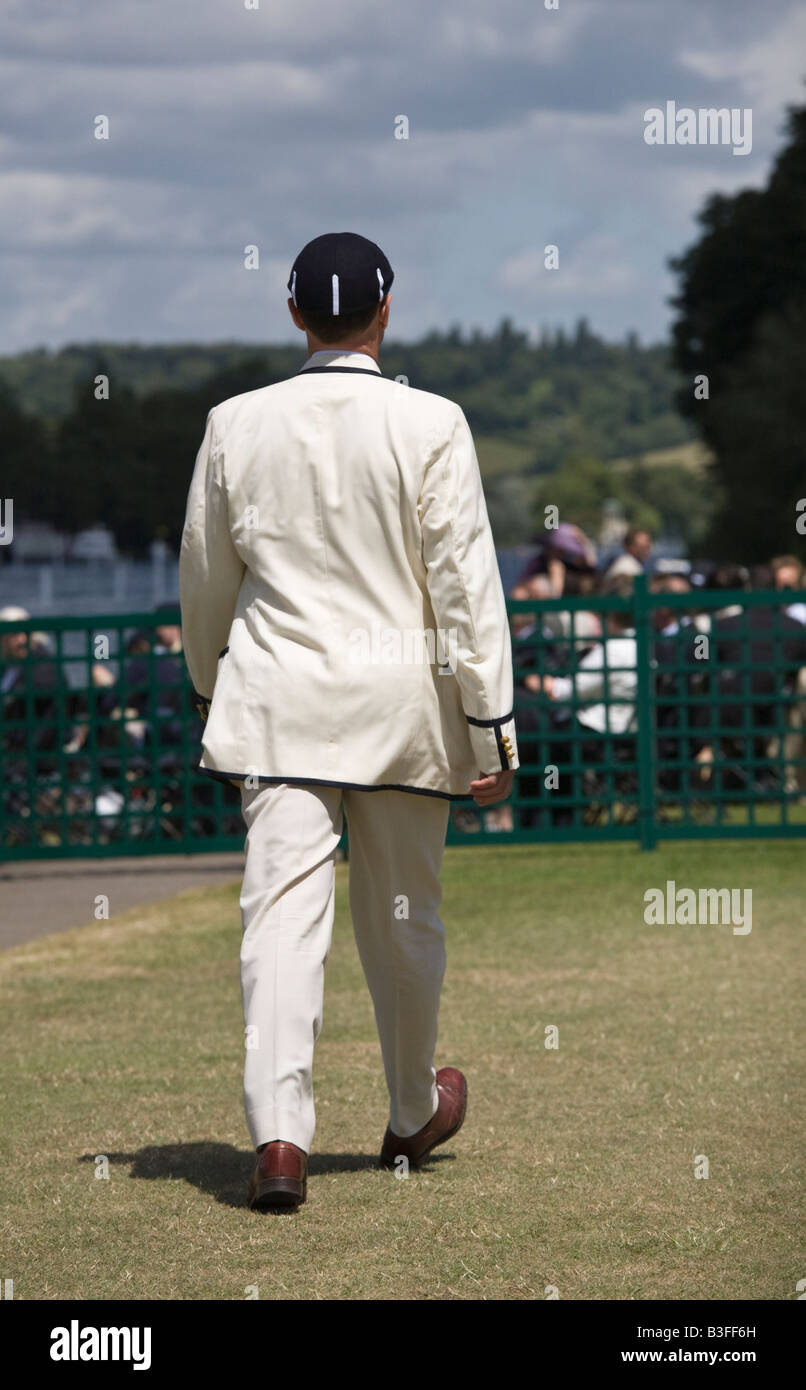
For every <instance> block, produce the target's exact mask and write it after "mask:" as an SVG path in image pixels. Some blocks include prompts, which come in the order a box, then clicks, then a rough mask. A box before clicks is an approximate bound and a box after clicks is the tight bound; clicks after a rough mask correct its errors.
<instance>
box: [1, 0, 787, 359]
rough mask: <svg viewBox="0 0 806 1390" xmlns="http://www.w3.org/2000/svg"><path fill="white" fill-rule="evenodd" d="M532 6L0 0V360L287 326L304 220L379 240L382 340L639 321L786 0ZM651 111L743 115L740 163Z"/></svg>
mask: <svg viewBox="0 0 806 1390" xmlns="http://www.w3.org/2000/svg"><path fill="white" fill-rule="evenodd" d="M547 3H548V4H554V3H555V0H495V3H494V4H493V3H490V0H461V3H458V2H457V0H451V3H439V0H405V3H401V4H398V5H392V4H389V3H387V4H381V3H379V2H378V0H338V3H334V2H333V0H112V3H110V0H35V3H31V0H4V5H3V8H2V15H0V258H1V259H0V325H1V327H0V354H3V353H9V352H16V351H20V350H23V349H27V348H34V347H41V346H48V347H51V348H58V347H60V346H63V345H64V344H66V343H70V342H88V341H93V340H98V339H103V340H107V341H117V342H133V341H137V342H142V343H156V342H202V343H203V342H215V341H223V340H232V339H237V340H240V341H247V342H261V343H265V342H277V343H280V342H293V341H300V342H301V335H300V334H299V332H298V330H296V329H295V328H294V326H293V324H292V323H291V319H290V317H289V314H288V309H287V304H286V300H287V298H288V290H287V288H286V285H287V281H288V277H289V274H290V269H291V264H292V262H293V260H294V258H295V256H296V255H297V252H298V251H299V250H300V249H301V247H302V246H303V245H304V244H305V243H306V242H307V241H309V240H311V239H312V238H313V237H315V236H318V235H320V234H321V233H323V232H330V231H354V232H360V233H361V234H362V235H364V236H367V237H369V238H370V239H371V240H372V241H375V242H378V243H379V244H380V245H381V246H382V248H383V250H384V251H385V253H386V255H387V256H388V258H389V260H390V262H391V264H392V267H393V269H394V272H395V283H394V285H393V288H392V304H391V315H390V326H389V338H390V339H395V338H397V339H400V340H403V341H411V340H414V339H417V338H419V337H421V336H422V335H423V334H425V333H427V332H429V331H430V330H432V329H439V330H442V329H446V328H448V327H450V326H452V325H460V326H461V327H462V329H463V330H464V331H466V332H470V331H472V330H473V329H475V328H481V329H484V330H485V331H489V330H491V329H493V328H495V327H496V326H497V325H498V324H499V323H500V321H501V320H502V319H503V318H505V317H507V318H510V319H511V320H512V321H513V322H514V323H515V325H516V326H517V327H519V328H521V329H523V330H526V331H528V332H529V333H530V334H532V335H537V334H538V333H539V332H540V331H541V330H543V329H544V328H549V329H552V328H556V327H558V326H559V325H563V326H565V327H572V326H573V325H574V323H575V322H576V321H577V320H578V319H579V318H581V317H585V318H586V319H587V320H588V322H589V324H590V326H591V327H592V329H593V330H594V331H596V332H598V333H600V334H602V335H603V336H604V337H605V338H608V339H610V340H615V339H620V338H623V337H624V335H625V334H626V333H627V332H629V331H635V332H637V333H638V335H639V337H640V338H641V339H642V341H658V340H660V339H662V338H664V337H666V335H667V334H668V330H669V323H670V319H671V316H672V312H673V311H672V310H671V308H670V306H669V304H668V298H669V295H670V294H671V293H673V291H674V278H673V276H672V274H671V273H670V271H669V270H668V268H667V264H666V262H667V259H668V257H669V256H670V255H676V254H679V253H680V252H681V251H682V250H683V249H684V248H685V247H686V246H687V245H689V244H691V242H692V241H693V240H695V239H696V236H697V223H696V215H697V212H698V210H699V209H700V208H701V206H702V204H703V201H704V200H705V198H706V197H707V196H708V195H709V194H710V193H713V192H722V193H726V194H730V193H733V192H735V191H736V190H738V189H739V188H743V187H748V186H750V187H760V186H761V185H763V183H764V182H765V180H766V178H767V176H768V173H769V169H770V164H771V162H772V159H773V158H774V155H775V153H776V151H777V150H778V149H779V148H780V146H781V143H782V139H783V122H784V119H785V109H786V106H787V104H793V103H797V104H802V102H803V101H804V99H806V88H804V76H806V6H804V5H803V4H802V3H800V0H758V2H757V3H754V0H674V3H669V0H556V8H551V9H547V8H546V4H547ZM247 6H249V8H247ZM670 101H673V102H675V103H676V107H677V108H681V107H691V108H694V109H695V110H699V109H700V108H706V107H727V108H730V109H736V110H737V111H738V112H744V111H745V110H748V109H749V110H750V111H751V112H752V142H751V148H750V149H749V152H748V153H745V154H734V153H733V149H732V147H731V146H730V145H729V144H728V145H726V144H686V145H683V144H672V143H670V144H662V145H658V144H654V145H650V144H648V143H647V142H646V141H645V138H644V135H645V131H646V128H647V125H646V120H645V113H646V112H647V110H648V109H650V108H653V107H658V108H661V109H662V110H664V111H665V110H666V103H667V102H670ZM101 116H105V117H106V118H107V121H108V134H109V138H108V139H106V140H102V139H98V138H96V131H97V130H98V129H99V128H102V127H99V126H98V118H99V117H101ZM401 117H404V118H405V120H406V122H407V123H408V138H407V139H399V138H396V132H397V133H398V134H399V133H400V132H401V130H402V129H403V128H404V123H403V122H402V121H401V120H400V118H401ZM549 245H554V246H556V247H557V248H558V259H559V264H558V267H557V268H556V269H547V268H546V264H545V247H546V246H549ZM248 246H257V248H258V254H259V267H258V268H257V269H246V267H245V248H246V247H248ZM253 259H254V257H253Z"/></svg>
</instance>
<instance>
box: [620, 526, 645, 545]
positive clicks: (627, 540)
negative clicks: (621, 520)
mask: <svg viewBox="0 0 806 1390" xmlns="http://www.w3.org/2000/svg"><path fill="white" fill-rule="evenodd" d="M637 536H648V537H649V539H650V540H652V532H651V531H650V530H649V528H648V527H647V526H630V527H629V528H628V530H627V531H625V533H624V544H625V545H632V544H633V542H634V541H635V539H636V537H637Z"/></svg>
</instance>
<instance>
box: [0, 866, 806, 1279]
mask: <svg viewBox="0 0 806 1390" xmlns="http://www.w3.org/2000/svg"><path fill="white" fill-rule="evenodd" d="M667 879H675V880H676V882H677V885H678V887H694V888H699V887H722V886H728V887H736V888H751V889H752V890H753V905H752V907H753V926H752V931H751V932H750V934H749V935H746V936H739V935H734V934H733V932H732V930H731V928H730V926H707V927H706V926H700V927H691V926H667V927H662V926H647V925H646V924H645V923H644V920H643V911H644V904H643V895H644V892H645V890H646V889H648V888H651V887H662V886H663V885H664V884H665V882H666V880H667ZM443 883H444V889H445V896H444V901H443V917H444V920H445V923H446V926H447V929H448V973H447V977H446V983H445V989H444V993H443V1003H442V1013H441V1024H440V1026H441V1041H440V1048H439V1054H438V1065H445V1064H447V1063H452V1064H455V1065H458V1066H460V1067H462V1069H463V1070H464V1071H465V1072H466V1074H467V1077H468V1084H469V1106H468V1118H467V1120H466V1122H465V1126H464V1128H463V1129H462V1130H461V1132H460V1133H459V1134H458V1135H457V1136H456V1137H455V1138H454V1139H453V1140H451V1141H450V1142H449V1143H448V1144H447V1145H446V1146H445V1147H444V1149H442V1150H437V1151H436V1153H435V1155H434V1156H433V1159H432V1161H431V1162H430V1164H429V1166H428V1168H427V1169H426V1170H424V1171H421V1172H419V1173H412V1174H411V1176H410V1177H409V1178H407V1179H404V1180H401V1179H398V1178H396V1177H395V1175H394V1173H391V1172H387V1171H384V1170H381V1169H379V1168H377V1167H376V1166H375V1162H376V1154H377V1152H378V1149H379V1146H380V1141H381V1138H382V1135H383V1130H384V1126H385V1123H386V1118H387V1102H386V1091H385V1086H384V1081H383V1073H382V1069H381V1064H380V1050H379V1046H378V1042H377V1037H376V1034H375V1028H374V1020H373V1015H372V1009H371V1005H370V1001H369V996H368V993H367V991H366V987H365V985H364V981H363V976H362V973H361V969H360V965H359V962H358V957H357V954H356V950H355V946H354V943H353V939H352V933H351V928H350V922H349V914H348V909H347V892H346V889H347V867H346V865H340V866H339V868H338V901H337V918H336V929H335V933H334V944H333V950H332V953H331V956H330V960H329V962H328V966H327V979H326V995H325V1017H324V1028H323V1032H322V1036H321V1039H320V1041H319V1044H318V1048H317V1065H316V1072H315V1083H316V1097H317V1134H316V1138H315V1140H314V1151H313V1154H312V1159H311V1173H310V1177H309V1182H308V1202H307V1204H306V1205H305V1206H304V1207H302V1208H301V1209H300V1211H299V1212H298V1213H297V1214H296V1215H294V1216H272V1215H259V1214H256V1213H252V1212H250V1211H249V1210H248V1208H247V1207H246V1205H245V1186H246V1180H247V1177H248V1174H249V1171H250V1168H251V1165H252V1161H253V1156H252V1152H251V1149H250V1146H249V1139H248V1135H247V1132H246V1127H245V1124H244V1120H243V1115H242V1110H241V1066H242V1057H243V1027H242V1018H241V1012H240V1007H241V1005H240V986H239V979H238V946H239V938H240V917H239V910H238V887H237V885H232V886H231V887H224V888H221V889H218V890H215V891H206V892H199V893H196V892H194V893H191V894H183V895H181V896H179V897H176V898H173V899H171V900H170V901H168V902H165V903H161V904H159V905H157V906H155V907H149V908H148V909H136V910H134V911H132V912H130V913H128V914H127V915H126V916H121V917H119V918H116V919H114V920H112V921H111V922H99V923H95V924H93V925H91V926H88V927H85V928H81V929H79V930H75V931H71V932H66V933H64V934H59V935H56V936H52V937H50V938H43V939H41V940H39V941H37V942H35V943H33V944H30V945H26V946H22V947H18V948H15V949H12V950H9V951H7V952H4V953H3V954H2V955H0V1003H1V1007H2V1014H1V1015H0V1017H1V1018H2V1024H0V1046H2V1069H1V1071H2V1079H1V1080H0V1108H1V1109H2V1114H3V1125H2V1136H1V1137H0V1155H1V1156H2V1172H3V1180H2V1181H3V1195H2V1221H1V1222H0V1277H2V1278H4V1279H8V1278H13V1280H14V1296H15V1298H20V1299H57V1298H66V1299H90V1298H108V1299H146V1298H158V1299H243V1298H245V1297H247V1289H249V1288H250V1286H257V1290H258V1296H259V1297H260V1298H261V1299H395V1300H396V1299H516V1300H520V1299H544V1298H545V1297H546V1296H547V1290H549V1289H551V1288H552V1287H554V1288H556V1290H557V1292H558V1294H559V1297H560V1298H562V1299H619V1300H622V1299H635V1298H650V1299H686V1298H693V1299H738V1298H750V1299H792V1298H794V1297H796V1296H797V1294H796V1284H797V1281H798V1280H799V1279H801V1278H803V1277H805V1276H806V1261H805V1260H804V1255H803V1245H802V1231H801V1232H799V1231H798V1228H797V1222H798V1212H799V1211H801V1210H802V1197H803V1184H802V1176H801V1173H800V1172H799V1156H800V1153H801V1151H802V1139H803V1062H802V1055H803V1031H802V1030H803V1014H802V999H803V982H802V979H799V978H798V977H799V975H802V973H803V960H804V945H803V916H804V907H803V904H804V851H803V848H802V846H800V845H798V844H797V843H795V842H790V843H785V842H778V843H769V842H766V843H763V842H759V841H753V842H748V843H745V844H740V843H720V844H713V843H712V844H704V845H697V844H675V845H671V846H666V847H663V848H662V849H659V850H658V851H656V852H655V853H652V854H641V853H640V852H639V851H638V850H636V849H635V848H634V847H633V846H632V845H596V846H593V847H588V846H581V845H563V846H551V845H540V846H517V847H512V848H505V847H499V846H484V847H482V846H478V845H477V846H476V847H472V846H469V847H468V848H456V849H449V850H448V851H447V852H446V858H445V869H444V873H443ZM98 891H103V884H99V886H98ZM547 1025H555V1026H556V1027H557V1028H558V1029H559V1047H558V1048H557V1049H553V1050H548V1049H547V1048H546V1047H545V1045H544V1044H545V1029H546V1027H547ZM96 1155H107V1156H108V1158H109V1178H108V1180H104V1179H102V1178H96V1176H95V1171H96V1168H95V1158H96ZM698 1155H705V1156H706V1157H707V1159H708V1161H709V1164H710V1176H708V1177H707V1178H697V1177H695V1161H696V1160H697V1156H698Z"/></svg>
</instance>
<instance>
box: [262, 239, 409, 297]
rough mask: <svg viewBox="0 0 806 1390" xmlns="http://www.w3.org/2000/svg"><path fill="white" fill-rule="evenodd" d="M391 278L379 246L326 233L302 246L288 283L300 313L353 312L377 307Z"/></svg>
mask: <svg viewBox="0 0 806 1390" xmlns="http://www.w3.org/2000/svg"><path fill="white" fill-rule="evenodd" d="M394 278H395V275H394V271H393V270H392V267H391V266H390V264H389V262H388V261H387V259H386V257H385V255H384V254H383V251H382V250H381V248H380V246H376V245H375V242H374V241H367V238H366V237H363V236H358V235H357V234H356V233H355V232H326V233H325V235H324V236H318V237H315V238H314V240H313V241H309V242H308V245H307V246H303V248H302V250H301V251H300V253H299V255H298V256H297V259H296V260H295V262H294V264H293V266H292V267H291V276H290V278H289V281H288V288H289V290H290V292H291V298H292V299H293V301H294V303H295V304H296V306H297V308H298V309H301V310H302V311H303V313H304V311H305V310H306V309H308V310H309V311H310V312H311V313H312V314H331V315H332V316H333V317H334V318H335V317H338V316H339V315H340V314H352V313H356V312H357V311H358V310H359V309H370V308H371V307H372V306H373V305H374V304H379V303H380V302H381V300H382V299H384V298H385V296H386V295H387V294H388V293H389V290H390V288H391V285H392V281H393V280H394Z"/></svg>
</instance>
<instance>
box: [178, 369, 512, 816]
mask: <svg viewBox="0 0 806 1390" xmlns="http://www.w3.org/2000/svg"><path fill="white" fill-rule="evenodd" d="M357 364H358V365H357ZM179 587H180V603H181V609H182V632H183V641H184V651H185V659H186V662H187V666H188V671H189V673H190V677H191V680H192V681H193V685H194V689H195V691H196V694H197V697H198V698H199V700H200V701H201V702H203V705H204V709H205V711H206V710H207V702H209V714H208V717H207V721H206V724H205V727H204V735H203V739H202V750H203V751H202V758H201V762H200V764H199V770H200V771H202V772H204V773H207V774H209V775H210V776H211V777H217V778H219V779H222V780H223V779H235V780H236V781H240V780H242V779H244V778H246V777H250V778H252V779H253V782H257V781H260V782H272V783H280V782H297V783H312V784H319V785H335V786H343V787H359V788H366V789H367V790H372V789H381V788H395V789H398V790H400V791H409V792H420V793H424V794H426V795H429V794H430V795H434V796H442V797H448V798H450V799H461V798H465V797H467V795H468V788H469V785H470V782H471V781H473V780H474V779H475V778H476V777H478V776H479V774H480V773H482V772H483V773H490V772H495V771H498V770H500V769H502V768H506V767H510V768H515V767H517V766H518V756H517V744H516V737H515V725H514V721H513V684H512V656H511V647H510V634H509V624H508V620H507V613H506V607H505V603H504V595H503V590H502V587H501V580H500V577H499V571H498V564H497V561H496V556H495V549H494V545H493V538H492V534H491V532H490V525H489V521H488V517H487V509H486V506H485V501H484V494H483V491H482V485H481V477H480V474H479V467H478V461H477V459H476V452H475V448H474V445H473V439H472V436H471V433H470V429H469V427H468V424H467V420H466V419H465V416H464V414H463V412H462V410H461V409H460V407H459V406H458V405H456V404H455V403H454V402H453V401H450V400H447V399H446V398H444V397H443V396H437V395H433V394H432V393H431V392H429V391H420V390H416V389H414V388H412V387H410V386H407V385H405V384H403V383H401V382H397V381H394V380H390V379H389V378H387V377H384V376H383V374H382V372H381V369H380V368H379V366H378V365H377V363H376V362H375V361H374V359H373V358H371V357H369V356H368V355H366V354H363V353H360V354H359V353H351V352H345V351H344V350H343V349H339V350H334V351H333V352H327V353H321V352H320V353H316V354H314V356H313V357H312V358H309V359H308V361H307V362H306V363H305V365H304V366H303V368H302V369H301V370H300V371H299V372H298V373H297V374H296V376H293V377H291V378H290V379H289V380H287V381H281V382H278V383H276V384H275V385H273V386H266V387H263V388H262V389H260V390H257V391H248V392H246V393H245V394H244V395H241V396H234V397H232V398H231V399H230V400H226V401H223V402H222V403H221V404H220V405H218V406H216V407H215V408H214V409H213V410H211V411H210V414H209V415H208V417H207V426H206V429H205V433H204V439H203V441H202V444H201V448H200V450H199V453H198V456H197V458H196V464H195V469H194V472H193V478H192V481H191V484H190V492H189V495H188V501H187V512H186V516H185V524H184V530H183V533H182V544H181V551H180V562H179Z"/></svg>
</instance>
